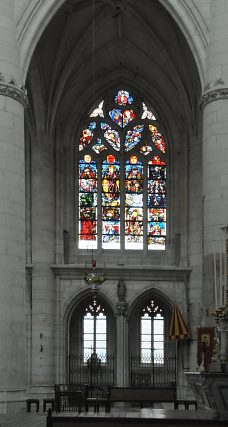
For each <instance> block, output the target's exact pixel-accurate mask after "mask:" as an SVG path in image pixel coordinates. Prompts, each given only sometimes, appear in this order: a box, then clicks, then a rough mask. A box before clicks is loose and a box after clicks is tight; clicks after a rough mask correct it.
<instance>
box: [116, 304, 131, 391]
mask: <svg viewBox="0 0 228 427" xmlns="http://www.w3.org/2000/svg"><path fill="white" fill-rule="evenodd" d="M116 308H117V321H116V328H117V337H116V350H117V351H116V357H117V360H116V380H117V385H118V386H120V387H121V386H125V385H126V384H127V381H128V378H127V373H128V367H127V363H128V360H129V357H128V356H129V355H128V354H127V353H126V351H127V344H128V343H127V342H126V340H128V333H127V328H128V324H127V317H126V312H127V308H128V304H127V303H126V302H118V303H117V305H116Z"/></svg>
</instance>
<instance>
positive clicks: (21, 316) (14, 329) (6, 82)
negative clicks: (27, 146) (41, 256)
mask: <svg viewBox="0 0 228 427" xmlns="http://www.w3.org/2000/svg"><path fill="white" fill-rule="evenodd" d="M0 21H1V25H0V40H1V43H0V152H1V156H0V295H1V298H0V343H1V346H0V378H1V381H0V401H1V408H0V410H1V412H2V411H6V410H7V406H8V403H7V402H10V401H14V400H16V401H17V400H20V399H22V398H23V396H24V390H25V383H26V373H25V367H26V337H25V331H26V327H25V318H26V313H25V172H24V171H25V165H24V104H25V103H26V93H25V90H24V89H22V88H20V85H19V83H18V82H19V81H20V75H19V66H18V64H19V57H18V49H17V45H16V37H15V33H16V29H15V22H14V2H13V1H4V2H0Z"/></svg>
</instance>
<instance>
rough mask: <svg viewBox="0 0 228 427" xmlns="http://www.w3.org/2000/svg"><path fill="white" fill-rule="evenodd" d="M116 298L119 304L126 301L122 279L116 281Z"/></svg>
mask: <svg viewBox="0 0 228 427" xmlns="http://www.w3.org/2000/svg"><path fill="white" fill-rule="evenodd" d="M117 296H118V299H119V302H125V301H126V285H125V283H124V280H123V278H122V277H121V278H120V279H119V281H118V285H117Z"/></svg>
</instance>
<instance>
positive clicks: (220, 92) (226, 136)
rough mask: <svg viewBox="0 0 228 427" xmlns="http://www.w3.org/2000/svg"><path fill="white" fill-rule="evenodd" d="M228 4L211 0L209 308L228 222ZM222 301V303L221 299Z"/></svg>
mask: <svg viewBox="0 0 228 427" xmlns="http://www.w3.org/2000/svg"><path fill="white" fill-rule="evenodd" d="M227 46H228V3H227V1H223V0H213V1H211V20H210V43H209V47H208V55H207V83H206V85H205V88H204V93H203V96H202V99H201V108H202V109H203V200H204V209H203V211H204V212H203V224H204V233H203V247H204V258H203V262H204V289H203V299H204V301H205V305H206V306H207V308H209V309H212V308H213V307H214V299H215V298H214V283H215V282H217V285H218V286H220V277H219V275H218V277H217V279H215V277H214V272H213V260H215V264H217V271H218V269H219V265H218V264H219V253H220V241H221V234H222V231H221V228H222V227H223V226H226V225H228V143H227V141H228V119H227V118H228V49H227ZM218 303H219V302H218Z"/></svg>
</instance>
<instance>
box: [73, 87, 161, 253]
mask: <svg viewBox="0 0 228 427" xmlns="http://www.w3.org/2000/svg"><path fill="white" fill-rule="evenodd" d="M166 153H167V145H166V141H165V137H164V135H163V133H162V132H161V130H160V125H159V123H158V122H157V120H156V117H155V115H154V114H153V112H152V111H150V110H149V109H148V107H147V106H146V104H145V103H144V102H142V100H141V98H140V97H139V96H138V95H136V94H134V93H133V92H130V91H128V90H126V89H118V90H116V91H115V92H114V93H111V94H109V95H108V96H107V97H106V98H105V99H104V100H103V101H101V102H99V103H98V105H97V107H96V108H95V109H94V110H93V111H92V112H91V113H90V116H89V118H88V120H87V123H86V125H85V126H84V128H83V129H82V131H81V135H80V138H79V149H78V165H79V167H78V178H79V179H78V182H79V187H78V190H79V191H78V192H79V197H78V231H77V238H78V247H79V249H100V250H102V249H115V250H120V249H124V250H143V249H145V248H146V249H148V250H165V248H166Z"/></svg>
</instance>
